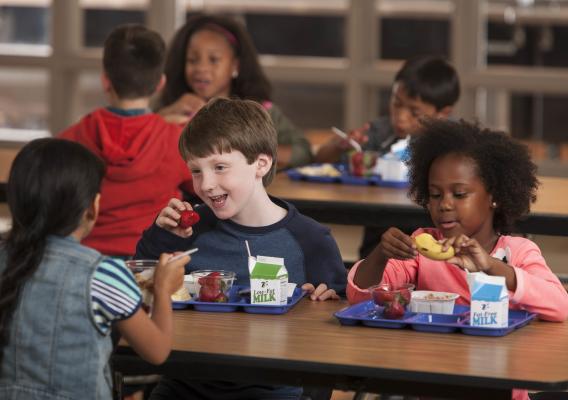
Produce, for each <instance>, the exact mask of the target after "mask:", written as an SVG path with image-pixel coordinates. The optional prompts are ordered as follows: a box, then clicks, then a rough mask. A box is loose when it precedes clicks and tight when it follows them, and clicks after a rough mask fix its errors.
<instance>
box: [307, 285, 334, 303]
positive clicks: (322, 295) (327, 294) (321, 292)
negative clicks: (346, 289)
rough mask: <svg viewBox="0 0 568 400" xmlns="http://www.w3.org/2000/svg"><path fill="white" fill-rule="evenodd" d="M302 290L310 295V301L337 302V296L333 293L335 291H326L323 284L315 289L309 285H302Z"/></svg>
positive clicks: (325, 286)
mask: <svg viewBox="0 0 568 400" xmlns="http://www.w3.org/2000/svg"><path fill="white" fill-rule="evenodd" d="M302 290H305V291H307V292H308V294H309V295H310V300H319V301H325V300H339V295H338V294H337V293H335V290H333V289H328V288H327V285H326V284H325V283H320V284H319V285H318V287H317V288H315V287H314V285H312V284H311V283H304V284H303V285H302Z"/></svg>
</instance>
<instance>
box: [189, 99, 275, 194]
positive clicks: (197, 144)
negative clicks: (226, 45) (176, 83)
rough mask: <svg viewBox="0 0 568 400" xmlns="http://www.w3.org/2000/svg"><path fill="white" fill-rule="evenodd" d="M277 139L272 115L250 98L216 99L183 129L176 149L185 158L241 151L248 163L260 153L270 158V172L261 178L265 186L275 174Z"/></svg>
mask: <svg viewBox="0 0 568 400" xmlns="http://www.w3.org/2000/svg"><path fill="white" fill-rule="evenodd" d="M277 148H278V140H277V134H276V129H275V128H274V125H273V123H272V118H270V115H269V114H268V112H267V111H266V110H265V109H264V107H262V106H261V105H260V104H259V103H257V102H255V101H252V100H238V99H227V98H215V99H212V100H211V101H209V102H208V103H207V104H206V105H205V106H204V107H202V108H201V109H200V110H199V112H198V113H197V114H196V115H195V116H194V117H193V118H192V120H191V121H190V122H189V124H188V125H187V126H186V127H185V128H184V129H183V132H182V134H181V136H180V139H179V152H180V154H181V156H182V157H183V159H184V160H186V161H187V160H189V159H191V158H192V157H199V158H202V157H207V156H209V155H211V154H213V153H224V152H231V151H233V150H238V151H240V152H241V153H242V154H243V155H244V156H245V158H246V160H247V162H248V163H249V164H252V163H253V162H254V161H255V160H256V159H257V157H258V156H259V155H260V154H266V155H268V156H270V157H272V166H271V168H270V171H269V172H268V173H267V174H266V175H265V176H264V177H263V178H262V182H263V184H264V186H265V187H266V186H268V185H269V184H270V182H272V179H273V178H274V175H275V173H276V158H277Z"/></svg>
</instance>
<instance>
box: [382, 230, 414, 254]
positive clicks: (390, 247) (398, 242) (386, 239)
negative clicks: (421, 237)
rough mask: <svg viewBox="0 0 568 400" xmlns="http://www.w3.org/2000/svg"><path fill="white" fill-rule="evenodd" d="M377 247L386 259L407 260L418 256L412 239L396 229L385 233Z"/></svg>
mask: <svg viewBox="0 0 568 400" xmlns="http://www.w3.org/2000/svg"><path fill="white" fill-rule="evenodd" d="M377 247H378V248H379V249H380V251H381V254H382V255H383V257H384V258H385V259H389V258H396V259H398V260H406V259H408V258H414V257H416V256H417V255H418V252H417V250H416V244H415V243H414V241H413V240H412V238H411V237H410V236H408V235H407V234H405V233H404V232H402V231H401V230H400V229H398V228H395V227H390V228H389V229H387V231H386V232H385V233H383V235H382V236H381V241H380V242H379V244H378V245H377Z"/></svg>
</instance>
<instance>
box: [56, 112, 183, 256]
mask: <svg viewBox="0 0 568 400" xmlns="http://www.w3.org/2000/svg"><path fill="white" fill-rule="evenodd" d="M180 134H181V127H180V126H179V125H174V124H169V123H167V122H165V121H164V120H163V119H162V117H160V116H159V115H157V114H152V113H149V114H142V115H137V116H126V117H125V116H121V115H118V114H115V113H113V112H111V111H108V110H106V109H104V108H101V109H98V110H96V111H94V112H92V113H90V114H88V115H87V116H85V117H83V119H81V121H79V123H77V124H75V125H73V126H71V127H70V128H68V129H67V130H65V131H64V132H62V133H61V134H60V135H59V137H61V138H64V139H69V140H72V141H75V142H79V143H82V144H83V145H85V146H86V147H88V148H89V149H91V150H92V151H93V152H94V153H95V154H97V155H98V156H99V157H101V158H102V159H103V160H104V162H105V163H106V165H107V172H106V176H105V178H104V180H103V184H102V189H101V203H100V213H99V217H98V219H97V222H96V225H95V227H94V229H93V231H92V232H91V233H90V235H89V236H88V237H87V238H85V239H84V240H83V244H84V245H86V246H89V247H92V248H94V249H96V250H98V251H100V252H101V253H103V254H108V255H133V254H134V253H135V250H136V243H137V242H138V240H139V239H140V237H141V236H142V232H143V230H144V229H146V228H147V227H148V226H150V225H151V224H152V223H153V222H154V219H155V218H156V217H157V215H158V213H159V212H160V210H161V209H162V208H164V207H165V206H166V205H167V203H168V201H169V199H171V198H172V197H177V198H180V195H181V192H180V188H181V189H183V190H184V191H187V192H190V193H193V186H192V182H191V174H190V172H189V169H188V167H187V165H185V162H184V161H183V159H182V158H181V156H180V154H179V152H178V140H179V137H180Z"/></svg>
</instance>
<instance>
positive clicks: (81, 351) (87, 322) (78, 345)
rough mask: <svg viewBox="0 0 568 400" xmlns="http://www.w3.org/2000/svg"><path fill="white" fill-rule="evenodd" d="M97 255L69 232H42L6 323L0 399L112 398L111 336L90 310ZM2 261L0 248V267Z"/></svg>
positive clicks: (97, 262)
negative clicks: (36, 260) (40, 252)
mask: <svg viewBox="0 0 568 400" xmlns="http://www.w3.org/2000/svg"><path fill="white" fill-rule="evenodd" d="M100 261H101V255H100V253H98V252H97V251H95V250H92V249H90V248H88V247H85V246H82V245H81V244H79V243H78V242H77V241H76V240H74V239H72V238H70V237H68V238H61V237H56V236H50V237H49V238H48V241H47V247H46V251H45V254H44V257H43V260H42V262H41V264H40V266H39V268H38V270H37V271H36V273H35V274H34V275H33V277H32V278H31V279H30V280H29V281H27V282H26V284H25V285H24V287H23V290H22V292H21V295H20V298H19V301H18V305H17V308H16V311H15V313H14V315H13V317H12V320H11V323H10V342H9V344H8V346H7V347H5V348H4V361H3V363H2V366H1V367H2V369H1V374H0V399H3V400H11V399H26V400H40V399H41V400H46V399H49V400H52V399H53V400H63V399H66V400H67V399H97V400H98V399H111V398H112V382H111V374H110V367H109V358H110V354H111V351H112V342H111V339H110V335H107V336H104V335H103V334H101V333H100V332H99V331H98V330H97V328H96V327H95V323H94V319H93V317H92V311H91V278H92V276H93V274H94V271H95V268H96V267H97V265H98V264H99V262H100ZM5 267H6V254H5V250H4V249H0V270H3V269H4V268H5Z"/></svg>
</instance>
